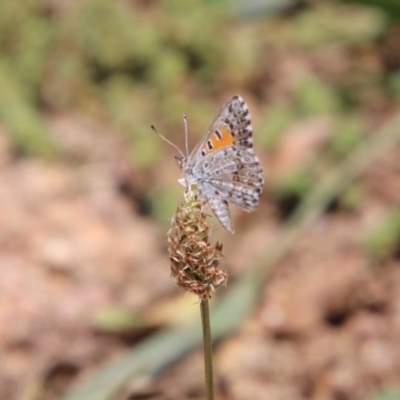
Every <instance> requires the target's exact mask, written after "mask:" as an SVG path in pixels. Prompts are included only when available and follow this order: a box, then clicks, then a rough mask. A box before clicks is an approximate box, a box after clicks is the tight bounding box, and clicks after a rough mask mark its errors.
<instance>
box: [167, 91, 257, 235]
mask: <svg viewBox="0 0 400 400" xmlns="http://www.w3.org/2000/svg"><path fill="white" fill-rule="evenodd" d="M185 137H186V152H187V155H184V154H183V153H182V151H180V150H179V148H177V147H176V146H175V145H173V144H172V143H171V144H172V145H173V146H174V147H175V148H177V149H178V150H179V152H180V156H176V157H175V158H176V159H177V161H178V165H179V167H180V169H181V170H182V172H183V174H184V179H183V180H180V181H181V183H183V184H184V185H185V186H186V189H187V190H188V189H189V188H191V187H194V186H195V187H196V188H197V192H198V195H199V196H200V198H202V199H203V201H204V203H208V204H209V206H210V208H211V210H212V211H213V212H214V214H215V216H216V217H217V219H218V220H219V222H220V223H221V225H222V226H223V227H224V228H225V229H227V230H228V231H229V232H231V233H234V232H235V230H234V227H233V222H232V218H231V214H230V210H229V203H233V204H236V205H237V206H239V207H240V208H242V209H243V210H245V211H249V212H250V211H254V210H255V209H256V207H257V206H258V202H259V199H260V195H261V192H262V189H263V185H264V173H263V169H262V166H261V164H260V161H259V159H258V158H257V156H256V155H255V153H254V150H253V129H252V126H251V118H250V113H249V108H248V106H247V104H246V103H245V101H244V100H243V99H242V97H240V96H234V97H232V98H231V99H229V100H228V101H227V103H226V104H225V105H224V107H223V108H222V109H221V111H220V112H219V114H218V115H217V117H216V118H215V120H214V122H213V123H212V124H211V127H210V128H209V130H208V132H207V134H206V135H205V137H204V138H203V139H202V140H201V141H200V142H199V143H198V144H197V146H196V147H195V148H194V149H193V151H192V152H191V153H190V155H189V152H188V150H187V148H188V145H187V127H186V118H185ZM164 139H165V138H164ZM167 141H168V140H167ZM193 184H194V186H193Z"/></svg>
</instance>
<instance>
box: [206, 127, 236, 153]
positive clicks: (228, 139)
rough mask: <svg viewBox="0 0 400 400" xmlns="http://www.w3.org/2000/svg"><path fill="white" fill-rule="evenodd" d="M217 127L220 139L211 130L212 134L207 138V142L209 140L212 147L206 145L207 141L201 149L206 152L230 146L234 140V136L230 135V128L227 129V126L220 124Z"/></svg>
mask: <svg viewBox="0 0 400 400" xmlns="http://www.w3.org/2000/svg"><path fill="white" fill-rule="evenodd" d="M217 129H218V132H219V133H220V134H221V139H219V137H218V136H217V134H216V133H215V132H213V133H212V135H210V138H209V139H208V140H207V142H208V141H209V142H211V145H212V148H211V149H210V148H209V147H208V143H207V142H206V144H205V145H204V147H203V150H204V152H205V153H206V154H208V153H211V152H213V151H216V150H219V149H222V148H223V147H226V146H231V145H232V144H233V142H234V138H233V137H232V135H231V130H230V129H229V127H227V126H224V125H220V126H219V127H218V128H217Z"/></svg>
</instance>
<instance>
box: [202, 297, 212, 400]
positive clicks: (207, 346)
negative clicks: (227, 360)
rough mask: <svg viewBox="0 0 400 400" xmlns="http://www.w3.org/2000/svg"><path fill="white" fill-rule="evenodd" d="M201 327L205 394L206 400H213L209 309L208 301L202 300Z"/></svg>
mask: <svg viewBox="0 0 400 400" xmlns="http://www.w3.org/2000/svg"><path fill="white" fill-rule="evenodd" d="M200 310H201V325H202V327H203V345H204V370H205V375H206V393H207V397H206V399H207V400H214V378H213V363H212V341H211V325H210V309H209V307H208V300H202V301H201V303H200Z"/></svg>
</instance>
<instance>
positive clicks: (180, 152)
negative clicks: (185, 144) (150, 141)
mask: <svg viewBox="0 0 400 400" xmlns="http://www.w3.org/2000/svg"><path fill="white" fill-rule="evenodd" d="M151 129H153V131H154V132H155V133H157V135H158V136H159V137H160V138H161V139H162V140H164V141H165V142H167V143H168V144H170V145H171V146H172V147H174V148H175V149H176V150H178V152H179V154H180V155H181V156H182V157H183V158H186V157H185V155H184V154H183V152H182V150H181V149H180V148H179V147H178V146H177V145H176V144H174V143H172V142H171V141H170V140H168V139H167V138H166V137H165V136H163V135H161V133H159V132H158V131H157V129H156V127H155V126H154V125H151Z"/></svg>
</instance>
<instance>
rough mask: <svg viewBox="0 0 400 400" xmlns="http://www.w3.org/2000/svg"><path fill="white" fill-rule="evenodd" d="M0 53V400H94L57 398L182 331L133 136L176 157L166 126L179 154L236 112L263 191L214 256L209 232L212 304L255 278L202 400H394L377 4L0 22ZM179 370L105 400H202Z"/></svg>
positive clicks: (391, 225)
mask: <svg viewBox="0 0 400 400" xmlns="http://www.w3.org/2000/svg"><path fill="white" fill-rule="evenodd" d="M0 51H1V53H0V349H1V362H0V398H1V399H8V400H14V399H23V400H38V399H44V400H54V399H61V398H67V396H69V397H68V399H74V400H80V399H87V400H89V399H93V400H95V399H96V400H99V399H100V397H99V396H98V395H93V394H92V395H91V394H88V393H86V394H85V395H79V394H76V392H74V391H73V388H75V387H77V385H80V384H82V383H85V382H90V380H91V379H92V377H93V376H96V373H97V371H99V370H101V369H102V368H103V367H104V366H105V365H109V363H110V362H111V361H113V360H118V359H119V358H120V357H123V356H124V355H125V354H127V352H128V351H131V349H134V348H135V346H136V345H137V344H140V343H141V342H142V341H143V340H145V339H147V338H149V337H151V335H153V334H154V333H157V332H159V331H161V330H162V329H163V328H165V327H176V328H179V327H180V326H182V325H184V324H185V323H186V321H188V320H190V319H191V318H192V317H194V318H196V317H198V315H197V313H198V306H196V305H195V304H194V303H195V302H196V299H194V298H192V297H189V296H186V297H185V296H183V294H182V293H179V291H178V289H177V288H176V286H175V284H174V282H173V281H172V279H171V278H170V273H169V261H168V255H167V252H166V246H167V238H166V232H167V230H168V227H169V221H170V218H171V216H172V214H173V212H174V211H175V209H176V206H177V204H178V202H179V201H180V200H181V199H182V193H183V188H182V187H181V186H180V185H179V184H178V182H177V179H179V178H180V177H181V173H180V171H179V169H178V167H177V165H176V163H175V160H174V158H173V156H174V155H175V153H176V151H175V150H174V149H173V148H172V147H171V146H169V145H168V144H167V143H165V142H163V141H162V140H161V139H160V138H159V137H157V136H156V135H155V134H154V132H152V131H151V129H150V125H152V124H153V125H155V126H156V127H157V129H158V131H160V132H161V133H162V134H163V135H164V136H166V137H167V138H168V139H170V140H171V141H173V142H174V143H176V144H177V145H178V146H180V147H181V148H184V135H183V121H182V115H183V114H186V115H187V117H188V126H189V145H190V148H193V147H194V145H195V144H196V142H197V141H198V140H199V139H200V138H201V137H202V136H203V135H204V134H205V133H206V131H207V129H208V127H209V125H210V124H211V122H212V121H213V119H214V117H215V115H216V114H217V112H218V111H219V109H220V108H221V107H222V105H223V104H224V103H225V101H226V100H227V99H228V98H229V97H230V96H232V95H236V94H240V95H241V96H242V97H243V98H244V99H245V100H246V102H247V103H248V105H249V108H250V112H251V116H252V120H253V128H254V140H255V149H256V153H257V155H258V156H259V158H260V160H261V162H262V164H263V167H264V170H265V174H266V184H265V188H264V192H263V195H262V197H261V202H260V206H259V208H258V210H257V211H256V212H255V213H253V214H247V213H243V212H242V211H240V210H238V209H236V208H233V209H232V215H233V219H234V224H235V227H236V234H235V235H231V234H229V233H228V232H225V231H223V229H222V228H221V227H220V226H219V225H218V224H217V223H215V219H214V218H213V217H212V218H210V221H211V222H212V223H213V224H214V225H215V229H214V236H215V240H216V239H218V240H219V241H222V242H223V244H224V255H225V257H226V258H225V261H224V267H225V268H226V269H227V271H228V272H229V275H230V282H229V284H228V287H229V286H230V285H234V284H235V283H236V282H240V281H241V280H242V279H244V278H245V277H246V276H248V274H250V273H252V272H253V271H255V270H257V269H258V270H264V271H266V268H268V271H269V274H268V276H267V278H266V279H265V281H264V282H263V284H262V286H261V287H259V286H257V287H254V292H256V297H257V300H256V302H255V303H254V304H253V306H252V308H251V310H250V311H249V313H248V315H247V316H246V317H245V318H243V320H242V321H241V323H240V326H239V327H238V329H235V330H234V331H233V332H231V333H230V335H229V336H227V337H226V338H224V339H223V340H221V341H220V342H219V343H218V346H217V347H216V348H215V354H216V360H215V371H216V372H215V374H216V377H215V380H216V387H217V393H218V398H220V399H226V400H241V399H252V400H257V399H274V400H279V399H282V400H287V399H291V400H305V399H312V400H364V399H376V400H384V399H385V400H387V399H389V398H390V399H398V398H400V393H399V391H398V389H397V388H398V387H400V306H399V305H400V258H399V255H400V211H399V208H398V207H399V204H400V162H399V159H400V120H399V112H400V2H399V1H398V0H359V1H344V0H343V1H340V0H325V1H322V0H319V1H317V0H314V1H313V0H309V1H306V0H304V1H300V0H251V1H245V0H215V1H210V0H203V1H187V2H184V1H176V0H147V1H146V0H141V1H140V0H80V1H76V0H75V1H74V0H25V1H14V0H2V1H1V2H0ZM221 293H222V292H221ZM215 297H221V298H222V297H223V293H222V294H216V296H215ZM239 301H240V302H245V301H246V299H239ZM233 311H235V310H233ZM219 322H220V323H221V324H224V318H221V319H220V321H219ZM201 357H202V353H201V351H199V350H195V351H193V352H190V353H189V354H187V355H186V356H185V357H179V360H178V361H176V362H175V363H174V364H173V365H166V366H164V368H163V369H162V372H161V373H158V374H154V375H152V376H151V379H148V380H147V381H146V382H142V384H141V385H132V384H129V382H128V384H127V385H125V387H124V390H122V391H121V390H118V391H117V390H114V389H113V388H112V389H110V391H111V395H110V396H109V397H107V398H110V399H131V400H133V399H144V398H146V399H153V398H154V399H172V398H173V399H175V400H177V399H202V398H204V392H203V372H202V368H203V367H202V361H201ZM113 373H114V375H115V376H118V374H119V370H118V368H114V370H113ZM102 383H103V384H104V380H103V381H102ZM118 389H121V388H120V387H119V388H118Z"/></svg>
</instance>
